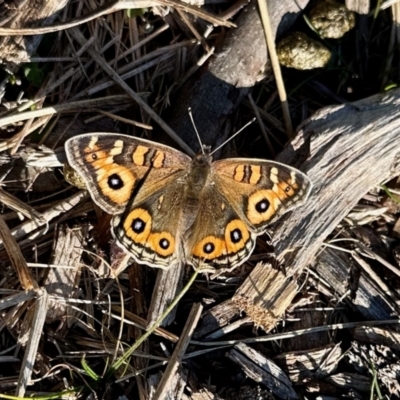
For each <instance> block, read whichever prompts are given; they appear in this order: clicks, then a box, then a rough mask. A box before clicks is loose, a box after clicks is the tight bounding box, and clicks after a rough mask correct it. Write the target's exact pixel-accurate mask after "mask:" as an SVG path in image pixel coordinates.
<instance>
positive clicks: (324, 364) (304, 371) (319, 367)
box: [274, 344, 342, 384]
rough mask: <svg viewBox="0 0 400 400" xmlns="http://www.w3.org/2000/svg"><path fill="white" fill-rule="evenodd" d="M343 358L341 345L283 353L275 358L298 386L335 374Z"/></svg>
mask: <svg viewBox="0 0 400 400" xmlns="http://www.w3.org/2000/svg"><path fill="white" fill-rule="evenodd" d="M341 357H342V349H341V348H340V345H339V344H336V345H335V344H328V345H326V346H323V347H322V348H315V349H311V350H302V351H294V352H288V353H283V354H280V355H278V356H277V357H274V361H275V362H276V363H277V364H278V365H279V366H280V367H281V368H282V369H283V370H284V371H285V372H286V373H288V374H289V379H290V381H291V382H292V383H297V384H298V383H302V382H305V381H309V380H310V379H312V378H316V379H321V378H324V377H325V376H327V375H329V374H331V373H333V372H334V371H335V369H336V367H337V365H338V363H339V361H340V359H341Z"/></svg>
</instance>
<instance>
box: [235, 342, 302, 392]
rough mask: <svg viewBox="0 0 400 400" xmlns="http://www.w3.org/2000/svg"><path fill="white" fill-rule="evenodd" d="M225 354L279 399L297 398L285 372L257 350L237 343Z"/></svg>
mask: <svg viewBox="0 0 400 400" xmlns="http://www.w3.org/2000/svg"><path fill="white" fill-rule="evenodd" d="M227 356H228V358H230V359H231V360H232V361H234V362H236V363H237V364H239V365H240V366H241V367H242V368H243V370H244V373H245V374H246V375H247V376H248V377H249V378H251V379H253V380H254V381H255V382H262V383H263V384H264V385H265V386H266V387H267V388H269V389H270V390H271V392H272V394H273V395H274V396H277V397H279V398H281V399H298V396H297V394H296V392H295V391H294V390H293V387H292V384H291V382H290V381H289V379H288V378H287V376H286V375H285V373H284V372H283V371H282V370H281V369H280V368H279V367H278V366H277V365H276V364H275V363H274V362H273V361H272V360H270V359H268V358H267V357H265V356H264V355H262V354H261V353H259V352H258V351H256V350H254V349H252V348H251V347H249V346H247V345H245V344H243V343H239V344H237V345H235V347H234V348H233V349H232V350H230V351H229V352H228V354H227Z"/></svg>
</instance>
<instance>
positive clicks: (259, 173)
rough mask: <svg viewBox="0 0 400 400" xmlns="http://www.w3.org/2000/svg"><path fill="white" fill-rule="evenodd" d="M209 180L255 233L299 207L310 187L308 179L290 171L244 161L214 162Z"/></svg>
mask: <svg viewBox="0 0 400 400" xmlns="http://www.w3.org/2000/svg"><path fill="white" fill-rule="evenodd" d="M213 180H214V181H215V186H216V187H217V188H218V189H219V190H220V191H221V192H222V193H223V194H224V196H225V197H226V198H227V199H228V201H229V202H230V204H232V206H233V207H234V208H235V210H236V211H237V213H238V214H239V215H240V216H241V217H242V218H243V219H244V220H245V221H246V223H247V224H248V226H249V227H250V228H251V229H252V230H253V231H254V232H256V233H262V232H264V231H265V229H266V227H267V226H268V225H270V224H271V223H273V222H275V221H276V220H277V219H278V218H279V217H280V216H281V215H283V214H284V213H286V212H287V211H289V210H292V209H294V208H296V207H298V206H300V205H302V204H303V203H304V201H305V200H306V198H307V197H308V195H309V193H310V190H311V187H312V185H311V181H310V179H309V178H308V177H307V176H306V175H305V174H303V173H302V172H300V171H299V170H297V169H295V168H293V167H290V166H288V165H284V164H281V163H277V162H274V161H269V160H259V159H246V158H232V159H226V160H219V161H216V162H214V163H213Z"/></svg>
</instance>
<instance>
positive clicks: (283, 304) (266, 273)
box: [232, 262, 297, 330]
mask: <svg viewBox="0 0 400 400" xmlns="http://www.w3.org/2000/svg"><path fill="white" fill-rule="evenodd" d="M282 288H283V290H281V289H282ZM296 290H297V285H296V283H295V282H293V281H292V282H290V284H287V277H286V276H285V274H284V273H283V271H279V270H278V269H277V268H274V267H272V265H271V264H268V263H267V264H266V263H262V262H260V263H258V264H257V265H256V267H255V268H254V269H253V271H251V273H250V275H249V276H248V277H247V279H246V280H245V281H244V282H243V284H242V285H241V286H240V287H239V289H238V290H237V291H236V293H235V295H234V296H233V298H232V302H233V303H234V304H235V305H236V307H237V308H238V309H239V310H244V311H245V312H246V314H247V315H248V316H249V317H250V318H251V319H252V320H253V321H254V323H255V324H256V325H257V326H260V327H262V328H263V329H265V330H268V329H269V328H272V327H273V326H274V324H275V322H276V316H280V315H282V314H283V313H284V312H285V310H286V309H287V308H288V307H289V305H290V303H291V301H292V299H293V296H292V295H291V294H292V293H295V292H296ZM271 294H273V296H272V295H271Z"/></svg>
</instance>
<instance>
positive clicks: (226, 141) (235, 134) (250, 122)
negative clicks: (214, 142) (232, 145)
mask: <svg viewBox="0 0 400 400" xmlns="http://www.w3.org/2000/svg"><path fill="white" fill-rule="evenodd" d="M255 120H256V119H255V118H253V119H252V120H251V121H249V122H248V123H247V124H246V125H244V126H243V127H241V128H240V129H239V130H238V131H237V132H236V133H234V134H233V135H232V136H231V137H230V138H228V139H226V140H225V142H224V143H222V144H221V145H219V146H218V147H217V148H216V149H215V150H213V151H212V152H211V153H210V156H212V155H213V154H214V153H215V152H216V151H218V150H219V149H220V148H221V147H224V146H225V145H226V144H227V143H228V142H229V141H231V140H232V139H233V138H234V137H235V136H237V135H239V133H240V132H242V131H243V130H245V129H246V128H247V127H248V126H249V125H251V124H252V123H253V122H254V121H255Z"/></svg>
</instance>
